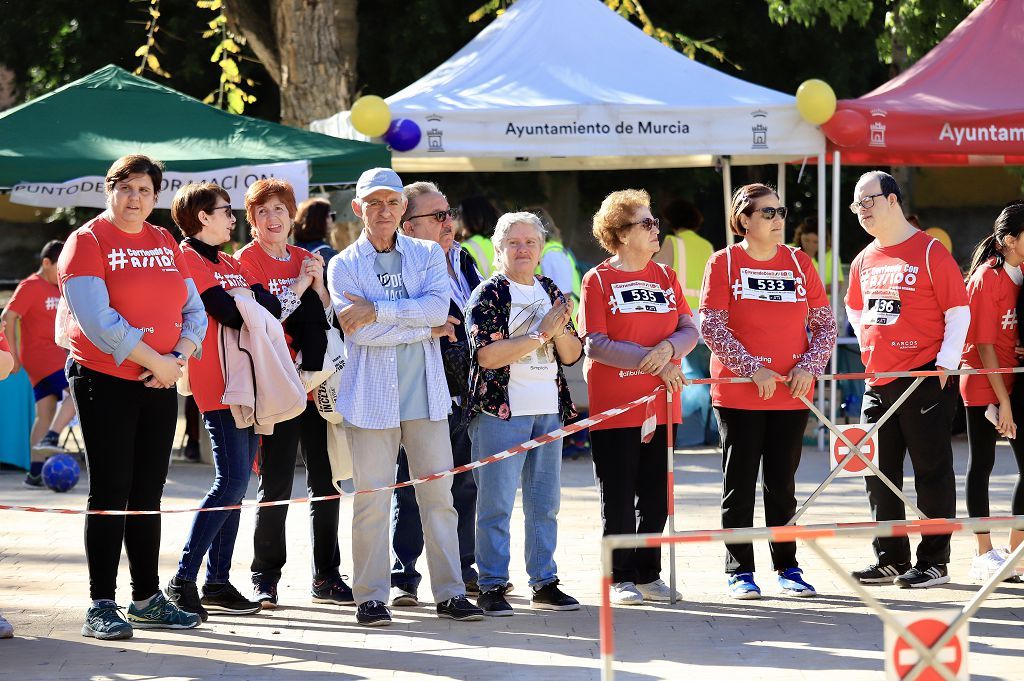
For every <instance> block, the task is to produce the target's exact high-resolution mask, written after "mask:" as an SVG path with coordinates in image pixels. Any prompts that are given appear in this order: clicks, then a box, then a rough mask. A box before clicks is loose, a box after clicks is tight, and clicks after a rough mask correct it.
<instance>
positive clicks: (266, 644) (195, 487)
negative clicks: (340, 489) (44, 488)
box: [0, 440, 1024, 681]
mask: <svg viewBox="0 0 1024 681" xmlns="http://www.w3.org/2000/svg"><path fill="white" fill-rule="evenodd" d="M956 444H957V474H958V484H959V489H961V490H962V489H963V474H964V469H965V467H966V459H967V457H966V444H965V442H963V441H962V440H958V441H957V443H956ZM826 472H827V471H826V458H825V457H824V455H823V454H819V453H817V452H814V451H811V450H806V451H805V456H804V464H803V466H802V467H801V470H800V473H799V481H798V482H799V485H798V490H799V493H800V495H801V496H802V497H805V496H806V495H808V494H809V493H810V492H811V491H812V490H813V488H814V487H815V486H816V485H817V483H818V482H819V481H820V480H822V479H824V477H825V475H826ZM298 473H301V470H300V471H298ZM211 474H212V469H211V468H209V467H206V466H201V465H195V464H191V465H190V464H180V463H177V464H175V465H174V466H173V467H172V470H171V475H170V479H169V481H168V484H167V490H166V495H165V506H166V507H181V506H183V505H185V504H192V503H194V502H195V501H196V500H197V499H199V498H200V497H201V496H202V494H203V493H204V492H205V490H206V488H207V486H208V484H209V481H210V478H211ZM908 475H909V472H908ZM298 479H299V478H298V476H297V482H298ZM1015 479H1016V471H1015V470H1014V469H1013V463H1012V457H1011V455H1010V452H1009V450H1008V448H1006V447H1001V448H1000V450H999V454H998V462H997V467H996V471H995V474H994V476H993V484H992V489H993V504H992V508H993V512H996V513H1005V512H1008V507H1009V499H1010V494H1011V491H1012V486H1013V483H1014V481H1015ZM83 482H84V481H83ZM676 482H677V486H676V494H677V499H678V502H677V503H678V515H677V525H678V527H680V528H681V529H702V528H714V527H716V526H717V524H718V517H717V509H718V500H719V495H720V489H719V486H720V484H721V473H720V470H719V459H718V456H717V454H715V453H714V452H713V451H711V450H706V451H704V452H697V453H693V452H690V453H686V454H683V453H680V454H679V455H677V457H676ZM20 483H21V477H20V476H19V475H16V474H14V473H9V472H8V473H0V499H2V500H3V501H4V502H9V503H31V504H36V505H43V504H53V505H61V506H65V507H76V508H81V507H83V506H84V502H85V498H84V496H85V491H86V485H85V484H80V485H79V486H78V487H77V488H76V489H75V490H73V491H72V492H70V493H68V494H66V495H61V496H57V495H54V494H52V493H50V492H37V491H31V490H26V489H23V488H21V487H20ZM861 484H862V483H861V481H860V480H859V479H845V480H839V481H838V482H837V483H835V485H834V486H833V487H832V488H830V489H829V490H828V491H827V492H826V493H825V494H824V495H823V497H822V498H821V499H820V500H819V503H818V504H817V505H816V506H815V507H814V508H813V509H812V510H811V511H809V512H808V514H807V515H806V516H805V522H807V523H822V522H837V521H850V520H863V519H867V518H868V512H867V504H866V501H865V499H864V495H863V493H862V491H861ZM300 485H301V483H300V484H297V486H296V493H297V495H298V492H299V490H300ZM563 485H564V494H563V497H562V511H561V515H560V521H561V522H560V536H559V547H558V554H557V559H558V564H559V566H560V573H561V574H560V576H561V578H562V580H563V583H564V587H565V589H566V590H567V591H568V592H570V593H572V594H573V595H575V596H577V597H578V598H579V599H580V600H581V602H582V603H583V604H584V607H583V608H582V609H581V610H580V611H578V612H574V613H553V614H542V613H540V612H534V611H531V610H530V609H529V602H528V600H526V599H525V598H523V597H522V593H523V591H522V590H521V589H519V590H517V594H516V595H515V596H513V597H512V598H511V601H512V603H513V605H514V606H515V607H516V615H515V616H514V617H512V618H506V619H499V620H485V621H484V622H480V623H453V622H450V621H448V620H438V619H437V618H436V617H435V616H434V611H433V606H432V605H429V606H423V607H419V608H411V609H400V610H396V611H395V617H396V619H395V623H394V625H393V626H391V627H389V628H382V629H372V630H367V629H363V628H360V627H357V626H356V625H355V623H354V621H353V608H351V607H334V606H321V605H313V604H311V603H310V601H309V596H308V591H307V589H308V584H309V568H308V561H309V539H308V530H307V521H306V517H305V516H306V508H305V507H304V506H297V507H295V508H293V509H292V513H291V514H290V516H289V520H288V522H289V527H288V532H289V536H288V541H289V549H290V552H291V556H292V560H291V562H290V563H289V564H288V566H287V567H286V570H285V573H284V579H283V582H282V585H281V586H282V589H281V601H282V604H283V606H284V607H282V608H281V609H279V610H277V611H274V612H268V613H262V614H259V615H254V616H249V617H218V616H213V617H212V618H211V620H210V622H208V623H207V624H206V625H204V626H203V627H202V628H200V629H196V630H192V631H187V632H157V631H138V632H136V635H135V638H134V639H132V640H130V641H124V642H108V643H103V642H98V641H95V640H93V639H88V638H83V637H81V636H80V635H79V629H80V626H81V622H82V616H83V614H84V612H85V607H86V604H87V603H86V595H87V584H86V575H85V565H84V556H83V551H82V518H81V517H80V516H65V515H35V514H25V513H13V512H3V511H0V611H2V612H3V613H4V614H5V615H6V617H7V618H8V619H9V620H11V621H12V622H13V624H14V626H15V627H16V634H17V636H16V638H15V639H13V640H5V641H0V679H12V680H13V679H17V680H19V681H21V680H26V681H28V680H32V679H47V680H51V679H225V680H226V679H260V680H262V679H276V680H281V681H300V680H301V681H317V680H319V679H323V680H324V681H328V680H329V681H338V680H339V679H341V680H344V679H389V678H401V679H426V678H442V679H488V680H493V679H523V678H529V679H557V680H558V681H570V680H574V679H596V678H598V677H599V653H598V607H597V604H598V602H599V598H598V583H599V573H598V565H599V560H598V552H599V539H600V521H599V517H600V516H599V507H598V500H597V493H596V490H595V488H594V485H593V474H592V468H591V465H590V463H589V462H586V461H567V462H566V463H565V466H564V468H563ZM908 486H909V477H908ZM254 487H255V485H254V484H253V485H251V487H250V492H249V495H248V498H250V499H251V498H253V497H254ZM960 496H961V500H960V506H959V514H960V515H961V516H962V515H965V514H966V509H965V508H964V503H963V495H962V493H961V495H960ZM342 513H343V527H346V528H347V527H348V526H349V522H350V519H351V501H350V500H346V501H343V502H342ZM190 522H191V517H190V516H189V515H170V516H167V517H166V520H165V523H164V529H163V543H162V558H163V561H162V565H161V574H162V576H163V579H165V580H166V579H167V578H168V577H170V576H171V574H172V573H173V569H174V566H175V563H176V560H177V556H178V553H179V551H180V549H181V546H182V543H183V541H184V538H185V535H186V532H187V531H188V527H189V524H190ZM252 526H253V514H252V512H251V511H249V512H245V513H244V514H243V516H242V526H241V532H240V535H239V536H240V540H239V543H238V546H237V550H236V553H235V562H234V565H235V570H236V571H235V577H234V581H235V583H236V584H237V585H238V586H240V587H241V586H244V585H246V584H247V577H248V573H247V567H248V564H249V561H250V559H251V556H252V542H251V540H250V539H249V538H250V537H252ZM514 527H517V528H521V527H522V515H521V513H519V511H518V510H517V512H516V517H515V518H514ZM522 535H523V533H522V530H521V529H519V530H516V531H514V539H515V543H514V545H513V561H512V581H513V582H514V583H516V584H517V585H522V584H525V582H526V577H525V574H524V569H523V558H522V550H523V549H522ZM341 539H342V545H343V554H342V555H343V556H345V558H344V559H343V565H342V567H343V569H346V568H349V567H350V566H351V562H350V559H349V558H348V556H349V555H350V553H349V552H350V542H349V537H348V533H347V532H343V533H342V538H341ZM1000 539H1002V538H1001V537H1000ZM1003 541H1005V539H1003ZM972 544H973V540H972V539H971V537H970V536H967V535H961V536H958V537H956V538H954V545H953V556H954V561H953V564H952V565H951V570H950V572H951V575H952V577H953V579H952V582H951V583H950V584H949V585H947V587H945V588H940V589H931V590H923V591H919V590H915V591H914V592H909V591H902V590H899V589H897V588H895V587H879V588H876V589H875V590H874V593H875V594H877V596H878V597H879V598H880V599H881V600H882V602H884V603H885V604H886V605H888V606H891V607H893V608H896V609H902V610H908V609H918V608H939V607H956V606H958V605H960V604H962V603H964V602H966V601H967V600H968V599H969V598H970V596H971V595H972V593H973V592H974V591H975V590H976V589H977V584H974V583H972V582H971V581H970V580H969V579H968V578H967V568H968V562H969V557H970V555H971V551H972ZM833 547H834V554H833V555H835V556H836V557H837V559H838V560H839V561H840V562H841V563H842V564H843V565H844V566H849V567H861V566H862V565H864V564H866V563H867V561H868V560H869V559H870V557H871V552H870V547H869V546H868V544H867V542H864V541H861V540H847V541H834V542H833ZM800 555H801V559H802V561H803V564H804V567H805V569H806V571H807V576H808V578H809V579H810V581H811V582H812V583H813V584H815V585H816V586H817V588H818V590H819V591H820V592H821V593H822V595H821V596H820V597H819V598H816V599H814V600H811V601H806V600H799V599H793V598H785V597H780V596H778V595H777V594H778V592H777V588H776V586H775V584H774V583H773V580H772V579H771V576H772V575H771V574H770V572H769V571H767V570H765V571H763V572H760V573H758V579H759V582H760V584H761V586H762V588H763V589H764V592H765V596H766V597H765V598H764V599H763V600H761V601H755V602H751V601H746V602H737V601H733V600H730V599H729V598H727V597H726V596H725V595H724V593H723V589H722V587H723V581H724V580H723V576H722V547H721V546H720V545H710V544H703V545H688V546H683V547H681V548H680V549H679V552H678V556H677V560H676V563H677V566H678V570H679V579H680V587H681V590H682V592H683V595H684V600H683V602H682V603H680V604H677V605H676V606H673V607H670V606H668V605H659V606H645V607H638V608H618V609H616V610H615V620H614V622H615V633H616V651H617V659H618V661H617V663H616V669H617V671H618V675H617V678H619V679H629V680H632V681H645V680H647V679H689V680H698V681H699V680H703V679H825V678H827V679H829V681H845V680H850V681H860V680H862V679H882V678H883V676H884V675H883V671H882V669H883V655H882V626H881V624H880V621H879V620H878V618H877V617H876V616H875V615H873V614H872V613H871V612H870V611H869V610H868V609H867V608H866V607H865V606H863V605H862V604H861V602H860V601H859V600H858V599H857V597H856V596H855V595H854V594H852V593H851V592H850V591H849V590H848V589H847V588H845V587H844V585H843V584H842V583H841V582H840V581H839V580H838V579H837V578H836V577H835V576H834V575H832V574H830V573H829V572H828V571H827V569H826V568H825V566H824V565H822V564H821V562H820V561H819V560H818V559H817V558H816V557H815V556H814V555H813V554H811V552H810V551H809V550H807V549H804V550H802V551H801V554H800ZM757 558H758V561H759V564H760V565H762V566H768V565H769V561H768V550H767V546H766V545H759V546H758V547H757ZM666 563H667V557H666ZM127 573H128V571H127V565H126V563H125V562H124V561H122V570H121V576H120V581H119V592H118V594H119V597H120V598H121V599H122V601H123V600H124V599H126V598H127V597H128V595H127V594H128V593H129V590H128V574H127ZM423 591H424V592H425V591H426V588H425V587H424V588H423ZM424 595H426V594H424ZM1022 613H1024V585H1014V584H1006V585H1003V586H1001V587H999V589H998V590H997V591H996V593H995V594H994V595H993V596H992V598H991V599H990V600H989V601H988V602H987V605H986V606H985V607H984V608H983V609H982V610H981V611H980V612H979V613H978V615H977V617H976V618H975V619H973V620H972V621H971V624H970V627H971V631H970V633H971V653H970V671H971V674H972V678H973V679H976V680H977V679H985V680H990V679H1024V626H1022V624H1024V623H1022V618H1024V616H1022Z"/></svg>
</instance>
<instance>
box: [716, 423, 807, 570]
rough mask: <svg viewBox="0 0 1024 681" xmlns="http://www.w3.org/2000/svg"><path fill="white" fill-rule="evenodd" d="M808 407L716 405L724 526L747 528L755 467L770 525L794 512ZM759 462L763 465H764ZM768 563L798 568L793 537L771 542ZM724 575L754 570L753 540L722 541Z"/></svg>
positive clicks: (751, 521) (750, 520) (750, 519)
mask: <svg viewBox="0 0 1024 681" xmlns="http://www.w3.org/2000/svg"><path fill="white" fill-rule="evenodd" d="M808 413H809V412H808V410H807V409H782V410H767V409H762V410H753V409H751V410H747V409H729V408H727V407H715V415H716V416H717V417H718V432H719V433H721V436H722V473H723V475H722V486H723V489H722V527H723V528H734V527H751V526H752V525H753V524H754V498H755V495H756V493H757V471H758V469H759V468H760V469H761V492H762V496H763V498H764V516H765V521H766V522H767V524H768V526H769V527H774V526H778V525H785V524H786V523H788V522H789V519H790V518H792V517H793V514H795V513H796V469H797V467H798V466H799V465H800V455H801V453H802V451H803V443H804V442H803V441H804V430H805V429H806V428H807V415H808ZM762 462H763V464H762ZM769 546H770V548H771V555H772V567H773V568H775V569H776V570H785V569H787V568H791V567H797V562H796V544H795V543H794V542H781V543H780V542H772V543H771V544H770V545H769ZM725 571H726V573H727V574H737V573H741V572H753V571H754V546H753V545H752V544H749V543H746V544H726V545H725Z"/></svg>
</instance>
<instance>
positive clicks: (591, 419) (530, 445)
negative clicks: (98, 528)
mask: <svg viewBox="0 0 1024 681" xmlns="http://www.w3.org/2000/svg"><path fill="white" fill-rule="evenodd" d="M663 391H664V388H663V387H660V386H659V387H658V388H655V389H654V390H653V391H652V392H651V393H650V394H649V395H645V396H644V397H640V398H637V399H635V400H633V401H632V402H627V403H626V404H623V405H622V406H619V407H613V408H612V409H607V410H605V411H602V412H601V413H599V414H594V415H592V416H588V417H587V418H585V419H580V420H579V421H577V422H575V423H572V424H569V425H567V426H562V427H561V428H558V429H556V430H553V431H551V432H550V433H545V434H544V435H541V436H540V437H537V438H534V439H532V440H527V441H526V442H524V443H522V444H520V445H516V446H515V447H511V448H509V449H506V450H504V451H501V452H498V453H497V454H492V455H491V456H488V457H486V458H483V459H480V460H479V461H473V462H471V463H468V464H466V465H464V466H457V467H455V468H452V469H450V470H447V471H441V472H440V473H434V474H432V475H427V476H424V477H422V478H416V479H415V480H409V481H407V482H399V483H395V484H393V485H385V486H384V487H375V488H373V489H360V490H356V491H354V492H351V493H348V494H330V495H327V496H321V497H299V498H296V499H281V500H280V501H260V502H250V503H242V504H234V505H232V506H214V507H210V508H167V509H161V510H154V511H105V510H85V509H74V508H45V507H39V506H13V505H8V504H0V511H24V512H26V513H62V514H66V515H161V514H170V513H197V512H203V513H208V512H210V511H234V510H237V509H243V508H259V507H261V506H285V505H287V504H302V503H308V502H313V501H331V500H334V499H340V498H342V497H345V496H353V495H356V494H373V493H375V492H384V491H387V490H394V489H398V488H399V487H408V486H410V485H419V484H421V483H424V482H430V481H431V480H438V479H440V478H444V477H448V476H451V475H457V474H459V473H464V472H466V471H471V470H473V469H474V468H480V467H481V466H486V465H487V464H491V463H494V462H495V461H501V460H502V459H508V458H509V457H513V456H517V455H519V454H523V453H524V452H528V451H530V450H531V449H535V448H537V447H540V446H541V445H545V444H547V443H549V442H554V441H555V440H560V439H562V438H564V437H566V436H567V435H572V434H573V433H578V432H579V431H581V430H583V429H585V428H589V427H591V426H593V425H596V424H598V423H601V422H602V421H607V420H608V419H610V418H612V417H613V416H618V415H619V414H623V413H625V412H627V411H629V410H630V409H634V408H636V407H639V406H640V405H641V404H648V405H651V407H653V404H654V400H655V398H656V397H657V396H658V395H659V394H660V393H661V392H663ZM648 412H649V413H648V414H647V416H648V417H649V416H650V414H651V413H653V409H652V408H649V409H648ZM647 420H649V419H647Z"/></svg>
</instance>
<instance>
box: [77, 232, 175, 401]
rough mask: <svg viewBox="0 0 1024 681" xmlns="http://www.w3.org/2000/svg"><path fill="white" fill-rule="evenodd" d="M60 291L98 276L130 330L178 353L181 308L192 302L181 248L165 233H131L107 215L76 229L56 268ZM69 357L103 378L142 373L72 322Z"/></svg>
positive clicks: (158, 348) (164, 349)
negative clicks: (75, 280) (77, 279)
mask: <svg viewBox="0 0 1024 681" xmlns="http://www.w3.org/2000/svg"><path fill="white" fill-rule="evenodd" d="M58 269H59V272H60V286H61V292H62V293H63V288H64V285H65V284H66V283H67V281H68V279H71V278H73V277H99V278H100V279H102V280H103V282H104V284H105V285H106V288H107V293H108V295H109V296H110V307H112V308H113V309H114V311H116V312H117V313H118V314H119V315H121V317H122V318H124V320H125V321H127V322H128V323H129V324H130V325H131V326H133V327H135V328H137V329H142V331H143V335H142V340H143V342H145V343H146V344H147V345H149V346H150V347H151V348H153V349H154V350H155V351H157V352H159V353H160V354H166V353H168V352H170V351H171V350H173V349H174V346H175V345H176V344H177V342H178V340H179V339H180V338H181V323H182V314H181V309H182V308H183V307H184V306H185V301H186V300H188V289H187V287H186V285H185V279H187V278H189V276H190V275H189V271H188V266H187V265H186V264H185V262H184V260H183V259H182V257H181V251H179V250H178V244H177V242H176V241H175V240H174V237H172V236H171V235H170V233H169V232H168V231H167V230H166V229H164V228H162V227H156V226H154V225H151V224H149V223H148V222H146V223H143V226H142V231H140V232H139V233H138V234H128V233H127V232H125V231H123V230H121V229H119V228H118V227H117V226H116V225H114V224H113V223H112V222H110V221H109V220H107V219H106V218H105V217H104V216H103V215H101V216H99V217H97V218H95V219H93V220H90V221H89V222H87V223H86V224H85V225H83V226H82V227H80V228H79V229H77V230H75V232H74V233H73V234H72V235H71V236H70V237H68V240H67V242H66V243H65V244H64V250H63V251H62V252H61V254H60V261H59V263H58ZM68 339H69V340H70V341H71V356H72V357H73V358H74V359H75V361H76V362H78V363H79V364H81V365H82V366H84V367H86V368H88V369H92V370H94V371H99V372H100V373H104V374H109V375H111V376H116V377H117V378H124V379H127V380H130V381H134V380H138V377H139V374H141V373H142V371H143V368H142V367H141V366H139V365H138V364H136V363H135V362H133V361H131V360H128V359H126V360H125V361H124V362H122V363H121V365H120V366H118V365H117V364H115V363H114V358H113V356H112V355H109V354H107V353H105V352H103V351H102V350H100V349H99V348H97V347H96V346H95V345H93V344H92V342H91V341H90V340H89V339H88V338H86V337H85V333H84V332H83V331H82V329H81V327H79V326H78V323H77V321H76V320H74V318H73V317H72V320H71V322H70V324H69V328H68Z"/></svg>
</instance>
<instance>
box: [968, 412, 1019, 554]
mask: <svg viewBox="0 0 1024 681" xmlns="http://www.w3.org/2000/svg"><path fill="white" fill-rule="evenodd" d="M1014 402H1015V403H1014V405H1013V420H1014V422H1015V423H1016V424H1017V429H1018V431H1017V439H1015V440H1010V448H1011V449H1012V450H1013V456H1014V458H1016V459H1017V471H1018V475H1017V484H1016V485H1015V486H1014V488H1013V501H1012V502H1011V504H1010V512H1011V513H1013V515H1022V514H1024V483H1022V481H1021V479H1022V478H1024V474H1022V473H1021V471H1024V430H1022V429H1024V421H1022V420H1021V417H1022V416H1024V409H1020V408H1019V407H1020V406H1021V405H1020V404H1018V403H1017V402H1018V400H1016V399H1015V400H1014ZM987 408H988V407H987V406H985V407H967V442H968V445H969V447H970V450H971V456H970V458H969V459H968V460H967V514H968V515H969V516H971V517H972V518H985V517H988V515H989V505H988V481H989V476H990V475H991V474H992V466H993V465H995V460H996V441H997V440H998V439H999V437H1000V435H999V433H998V432H996V427H995V426H993V425H992V423H991V422H990V421H989V420H988V419H986V418H985V410H986V409H987ZM977 534H988V533H987V532H984V533H983V532H979V533H977Z"/></svg>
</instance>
